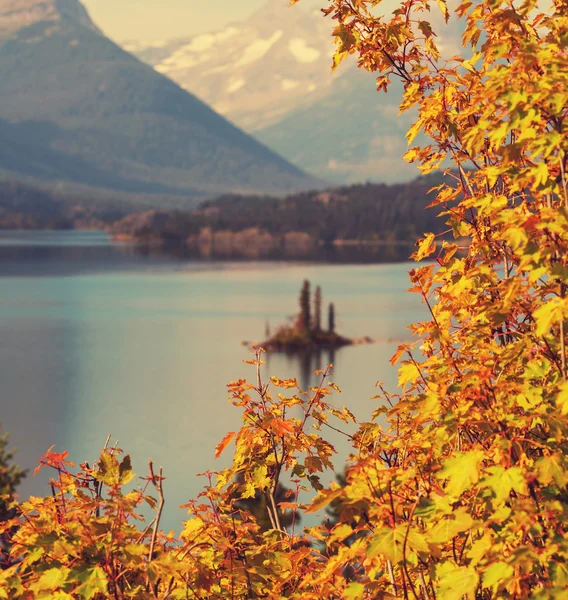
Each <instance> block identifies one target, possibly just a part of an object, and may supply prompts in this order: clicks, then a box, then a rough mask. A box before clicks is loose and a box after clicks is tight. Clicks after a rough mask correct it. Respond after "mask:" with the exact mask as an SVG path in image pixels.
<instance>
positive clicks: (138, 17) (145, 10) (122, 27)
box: [83, 0, 327, 41]
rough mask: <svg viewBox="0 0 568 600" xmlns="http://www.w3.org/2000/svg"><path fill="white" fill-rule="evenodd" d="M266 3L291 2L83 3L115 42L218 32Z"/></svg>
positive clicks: (181, 0) (170, 0)
mask: <svg viewBox="0 0 568 600" xmlns="http://www.w3.org/2000/svg"><path fill="white" fill-rule="evenodd" d="M266 2H280V3H282V4H284V5H286V4H288V3H289V0H83V4H84V5H85V6H86V8H87V10H88V11H89V13H90V15H91V18H92V19H93V21H95V23H96V24H97V25H98V26H99V27H100V29H102V30H103V32H104V33H105V34H106V35H108V36H109V37H111V38H112V39H114V40H115V41H124V40H133V41H134V40H140V41H152V40H161V39H169V38H175V37H184V36H189V35H194V34H196V33H205V32H208V31H215V30H216V29H220V28H222V27H223V26H224V25H226V24H227V23H231V22H235V21H241V20H244V19H246V18H247V17H248V16H249V15H251V14H252V13H253V12H254V11H255V10H258V9H259V8H260V7H261V6H262V5H263V4H265V3H266ZM300 4H305V5H308V4H309V5H310V7H311V6H314V4H320V5H321V6H325V5H326V4H327V2H326V0H320V2H317V0H302V1H301V2H300ZM290 10H294V9H293V8H292V9H290Z"/></svg>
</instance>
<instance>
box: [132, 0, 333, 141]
mask: <svg viewBox="0 0 568 600" xmlns="http://www.w3.org/2000/svg"><path fill="white" fill-rule="evenodd" d="M287 4H288V0H268V2H267V4H266V5H265V6H264V7H263V8H261V9H260V10H259V11H257V12H256V13H254V14H253V15H252V16H251V17H250V18H249V19H248V20H246V21H244V22H243V23H235V24H233V25H229V26H228V27H226V28H225V29H222V30H220V31H215V32H212V33H206V34H202V35H198V36H194V37H191V38H187V39H177V40H166V41H156V42H153V43H150V44H143V43H139V42H126V43H124V44H123V47H124V48H125V49H126V50H128V51H129V52H132V53H133V54H136V56H138V57H139V58H140V59H141V60H143V61H144V62H147V63H148V64H151V65H152V66H153V67H154V68H155V69H156V70H157V71H158V72H160V73H163V74H164V75H167V76H168V77H170V78H171V79H173V80H174V81H176V82H177V83H179V85H181V86H182V87H183V88H184V89H186V90H188V91H190V92H192V93H194V94H196V95H197V96H198V97H199V98H201V99H202V100H204V101H205V102H207V103H209V104H210V105H211V106H212V107H213V108H214V109H215V110H217V111H218V112H220V113H221V114H223V115H225V116H226V117H228V118H229V119H230V120H231V121H232V122H234V123H236V124H237V125H238V126H239V127H243V128H244V129H246V130H247V131H252V132H254V131H257V130H259V129H260V128H262V127H264V126H267V125H270V124H272V123H275V122H276V121H277V120H278V119H280V118H281V117H282V116H283V115H285V114H286V113H288V112H289V111H290V110H291V109H292V108H294V107H297V106H302V105H305V104H309V103H310V101H311V98H312V97H314V98H318V97H321V96H322V95H325V93H326V89H327V88H329V87H330V86H331V83H332V82H331V79H330V77H329V74H330V53H331V52H332V49H333V45H332V40H331V37H330V35H329V22H328V21H325V20H324V19H322V18H321V13H319V12H318V11H312V12H306V11H304V10H303V8H302V7H301V6H295V7H294V8H289V7H288V6H287Z"/></svg>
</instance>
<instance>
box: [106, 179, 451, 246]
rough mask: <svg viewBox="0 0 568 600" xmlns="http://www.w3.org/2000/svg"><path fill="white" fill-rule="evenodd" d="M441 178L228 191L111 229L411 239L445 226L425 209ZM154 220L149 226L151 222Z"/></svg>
mask: <svg viewBox="0 0 568 600" xmlns="http://www.w3.org/2000/svg"><path fill="white" fill-rule="evenodd" d="M436 181H437V180H436V179H434V178H422V179H417V180H415V181H413V182H410V183H405V184H398V185H385V184H371V183H367V184H362V185H353V186H345V187H340V188H335V189H332V190H328V191H325V192H306V193H299V194H293V195H291V196H288V197H287V198H285V199H284V200H280V199H278V198H274V197H269V196H265V197H258V196H238V195H226V196H222V197H220V198H218V199H216V200H211V201H206V202H204V203H203V204H202V205H201V206H200V207H199V208H198V209H197V210H195V211H193V212H188V213H183V212H180V211H171V212H166V211H160V213H159V218H155V217H156V214H155V213H152V214H153V215H154V218H153V219H152V218H151V214H150V213H142V214H133V215H130V216H128V217H126V218H125V219H123V220H122V221H120V222H118V223H117V224H116V225H115V226H114V227H113V228H112V231H113V232H114V233H115V234H117V235H128V236H132V237H133V238H135V239H139V240H143V239H146V240H153V241H156V240H162V241H168V242H174V241H178V242H184V241H186V240H187V239H188V238H190V236H195V235H198V234H199V233H200V232H203V231H204V230H205V229H207V230H209V231H212V232H242V231H245V230H249V229H256V230H258V232H259V233H268V234H271V235H273V236H282V235H285V234H289V233H299V232H301V233H304V234H307V235H308V236H310V238H312V239H314V240H316V241H318V242H323V243H326V242H328V243H330V242H333V241H337V240H383V241H394V240H398V241H413V240H414V239H415V238H416V236H417V235H419V234H420V233H421V232H424V231H436V232H438V233H441V232H442V231H443V230H444V223H443V221H442V220H440V219H437V218H436V217H437V215H438V212H439V211H437V210H435V209H434V210H425V208H426V206H427V205H428V204H429V203H430V202H431V201H432V196H431V195H430V194H429V190H430V189H431V188H432V187H433V186H434V184H435V182H436ZM150 221H151V226H150V225H149V223H150Z"/></svg>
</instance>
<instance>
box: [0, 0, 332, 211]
mask: <svg viewBox="0 0 568 600" xmlns="http://www.w3.org/2000/svg"><path fill="white" fill-rule="evenodd" d="M0 32H2V33H1V35H0V81H1V82H2V84H1V85H0V139H2V144H0V172H1V171H7V172H9V173H13V174H17V175H18V176H25V177H34V178H36V179H39V180H41V182H42V183H43V182H48V183H49V184H50V185H58V186H59V184H61V185H64V186H67V187H69V186H73V189H75V188H76V186H88V187H89V188H93V189H97V190H99V191H104V192H105V193H107V192H109V193H113V192H114V191H120V192H124V193H129V194H136V195H154V196H156V197H158V196H160V197H162V196H167V197H172V198H182V199H183V198H187V197H191V198H196V197H202V196H213V195H217V194H220V193H225V192H237V191H240V192H245V193H250V192H253V193H278V194H285V193H288V192H291V191H295V190H298V189H312V188H314V187H317V186H318V185H320V184H322V182H321V181H318V180H316V179H314V178H313V177H311V176H308V175H307V174H305V173H303V172H302V171H301V170H300V169H298V168H297V167H295V166H294V165H292V164H290V163H289V162H287V161H286V160H284V159H283V158H282V157H281V156H279V155H277V154H275V153H274V152H272V151H271V150H270V149H269V148H267V147H266V146H264V145H262V144H261V143H259V142H258V141H257V140H256V139H254V138H252V137H251V136H249V135H247V134H246V133H244V132H243V131H241V130H240V129H238V128H237V127H235V126H234V125H233V124H231V123H229V122H228V121H227V120H226V119H225V118H223V117H222V116H221V115H219V114H218V113H216V112H215V111H213V110H212V109H211V108H210V107H209V106H207V104H205V103H203V102H202V101H201V100H199V99H198V98H196V97H195V96H194V95H192V94H190V93H189V92H188V91H186V90H183V89H181V88H180V87H179V86H178V85H177V84H176V83H174V82H173V81H171V80H170V79H168V78H166V77H164V76H162V75H160V74H159V73H156V71H154V70H153V69H151V68H150V67H148V66H147V65H145V64H142V63H141V62H140V61H139V60H137V59H136V58H134V57H133V56H132V55H131V54H129V53H127V52H125V51H124V50H122V49H121V48H119V47H118V46H117V45H116V44H115V43H114V42H112V41H111V40H109V39H108V38H106V37H105V36H104V35H103V34H102V33H101V32H100V31H99V30H98V29H97V27H96V26H95V25H94V24H93V23H92V22H91V20H90V19H89V16H88V13H87V12H86V10H85V9H84V7H83V6H82V5H81V4H80V2H79V1H78V0H0ZM181 201H183V200H180V202H181Z"/></svg>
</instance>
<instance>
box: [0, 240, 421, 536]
mask: <svg viewBox="0 0 568 600" xmlns="http://www.w3.org/2000/svg"><path fill="white" fill-rule="evenodd" d="M409 268H412V267H411V264H410V263H396V264H374V265H368V264H366V265H356V264H341V265H338V264H321V263H310V262H304V263H290V262H222V261H208V262H204V261H199V260H188V259H185V258H179V257H175V256H169V255H168V254H167V253H164V252H159V253H155V252H152V251H148V250H146V249H141V248H137V247H135V246H132V245H127V244H118V243H114V242H112V241H110V240H109V238H108V237H107V235H106V234H105V233H102V232H92V231H90V232H84V231H69V232H29V231H28V232H19V231H18V232H0V335H1V339H2V344H1V347H0V406H1V411H0V420H1V421H2V424H3V429H4V430H5V431H10V432H11V441H12V445H13V446H17V447H18V448H19V452H18V454H17V462H18V463H19V464H21V465H22V466H25V467H27V468H30V469H33V468H34V467H35V465H36V464H37V462H36V461H37V459H38V458H39V457H40V456H41V455H42V454H43V453H44V452H45V451H46V450H47V448H48V447H49V446H51V445H52V444H55V445H56V448H55V449H56V450H57V451H62V450H69V453H70V458H71V460H74V461H76V462H77V463H79V462H82V461H84V460H88V461H89V462H90V463H91V464H92V463H93V462H94V460H95V459H96V457H97V456H98V453H99V450H100V448H101V447H102V445H103V444H104V442H105V439H106V437H107V435H108V434H112V437H113V440H119V445H120V447H121V448H123V449H125V450H126V451H127V452H129V453H130V454H131V455H132V459H133V464H134V469H135V471H136V472H137V473H138V474H139V475H145V474H146V473H145V471H146V465H147V461H148V459H150V458H151V459H153V461H154V464H155V465H162V466H163V467H164V473H165V475H166V477H167V480H166V482H165V484H164V486H165V493H166V502H167V510H166V513H165V516H164V520H163V527H164V528H166V529H169V528H173V529H175V530H176V531H179V529H180V524H181V521H182V519H183V515H184V514H185V513H184V512H183V511H180V510H178V509H177V507H178V506H179V505H180V504H183V503H185V502H186V501H187V500H188V499H189V498H190V497H195V496H196V495H197V494H198V493H199V491H200V490H201V487H202V485H203V481H202V480H201V478H198V477H196V474H197V473H200V472H203V471H205V470H207V469H216V468H220V467H222V466H223V464H224V463H222V462H220V461H215V460H214V459H213V453H214V448H215V446H216V444H217V443H218V442H219V441H220V439H221V438H222V437H223V435H224V434H225V433H226V432H227V431H230V430H235V429H236V428H238V427H239V422H240V413H239V410H238V409H237V408H234V407H232V406H231V405H230V404H228V402H227V400H228V393H227V390H226V384H227V383H229V382H230V381H232V380H235V379H238V378H242V377H245V378H250V379H253V376H254V372H253V368H252V367H250V366H248V365H246V364H244V363H243V360H246V359H249V358H251V356H250V355H249V353H248V351H247V348H246V347H243V345H242V341H243V340H260V339H262V338H263V337H264V331H265V323H266V322H267V321H268V322H269V323H270V325H271V327H274V326H276V325H277V324H279V323H281V322H283V321H285V320H286V318H287V316H289V315H292V314H295V313H296V312H297V302H298V295H299V290H300V286H301V284H302V280H303V279H306V278H307V279H309V280H310V281H311V282H312V285H313V286H315V285H321V287H322V290H323V298H324V304H325V303H326V301H330V300H331V301H333V302H334V303H335V307H336V322H337V325H338V330H339V332H340V333H343V334H345V335H347V336H349V337H361V336H365V335H368V336H370V337H372V338H373V339H377V340H383V341H381V342H380V343H376V344H373V345H365V346H354V347H345V348H342V349H340V350H338V351H336V352H335V353H334V356H331V357H330V356H329V355H328V354H327V353H322V354H321V355H320V356H314V357H311V358H306V357H304V358H300V357H297V356H286V355H282V354H270V355H268V356H267V357H266V361H267V364H266V369H265V374H266V376H267V377H268V375H269V374H270V375H276V376H278V377H280V378H286V377H293V376H296V377H298V379H299V381H300V382H301V383H302V385H304V386H305V385H307V383H308V382H310V383H312V384H314V383H315V380H314V379H312V378H310V373H311V372H312V371H313V370H314V369H318V368H322V367H325V365H326V363H327V362H328V361H329V360H330V359H331V360H332V361H333V363H334V365H335V369H334V377H333V380H334V381H335V382H336V383H337V384H338V385H339V387H340V388H341V389H342V390H343V393H342V394H341V395H338V396H333V397H332V398H333V401H334V402H335V403H336V404H338V405H342V406H347V407H349V409H350V410H351V411H352V412H354V413H355V415H356V416H357V417H358V418H359V419H360V420H364V419H368V418H369V416H370V414H371V413H372V411H373V409H374V408H375V407H376V402H377V401H376V400H373V401H370V400H369V398H370V397H371V396H373V395H374V394H375V393H376V389H375V383H376V382H377V380H380V381H383V382H385V384H386V386H387V388H389V389H391V390H393V391H394V390H395V389H396V372H395V370H394V369H393V368H392V367H391V366H390V364H389V362H388V360H389V358H390V357H391V356H392V354H393V353H394V351H395V350H396V347H397V345H398V343H399V342H398V341H386V340H398V339H409V332H408V330H407V326H408V325H409V324H410V323H411V322H413V321H415V320H417V319H418V318H422V317H423V316H424V313H423V309H422V307H421V305H420V300H419V298H418V296H416V295H415V294H405V293H404V291H405V290H406V289H407V288H408V287H409V283H408V275H407V272H408V270H409ZM325 314H326V313H325V312H324V316H325ZM330 439H331V440H332V442H334V443H336V444H337V449H338V451H339V454H340V457H339V458H338V459H337V460H336V467H337V469H338V470H341V469H342V467H343V463H342V460H344V459H345V457H346V455H347V451H348V450H347V447H346V446H345V445H344V443H343V441H342V440H341V439H336V438H333V436H330ZM20 491H21V496H22V497H25V496H27V495H29V494H30V493H32V494H44V493H47V491H48V490H47V487H46V478H45V476H44V477H41V476H38V477H35V478H34V477H32V476H31V475H30V476H29V477H28V478H27V479H26V481H25V483H24V484H23V485H22V487H21V490H20Z"/></svg>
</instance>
